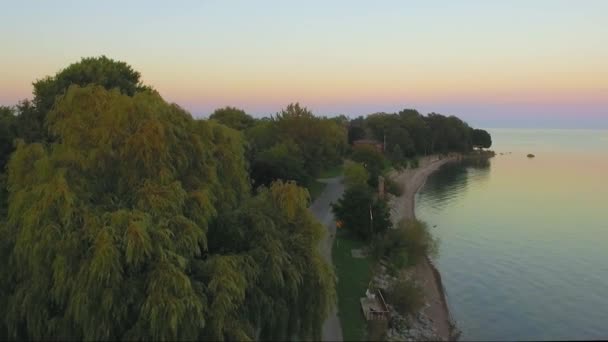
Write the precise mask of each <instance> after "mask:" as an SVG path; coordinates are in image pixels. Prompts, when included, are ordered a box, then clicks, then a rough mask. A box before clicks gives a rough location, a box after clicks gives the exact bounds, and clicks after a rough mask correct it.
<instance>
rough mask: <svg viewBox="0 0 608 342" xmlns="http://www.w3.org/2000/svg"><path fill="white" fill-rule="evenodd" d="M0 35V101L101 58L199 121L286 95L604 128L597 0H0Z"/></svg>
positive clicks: (332, 105)
mask: <svg viewBox="0 0 608 342" xmlns="http://www.w3.org/2000/svg"><path fill="white" fill-rule="evenodd" d="M0 46H1V50H0V105H13V104H15V103H16V102H17V101H19V100H20V99H24V98H31V97H32V94H31V93H32V86H31V83H32V82H33V81H35V80H36V79H40V78H42V77H45V76H47V75H53V74H55V73H56V72H58V71H59V70H61V69H62V68H65V67H67V66H68V65H69V64H71V63H73V62H77V61H78V60H80V58H81V57H90V56H100V55H106V56H108V57H110V58H113V59H116V60H121V61H125V62H127V63H129V64H130V65H131V66H132V67H133V68H134V69H135V70H138V71H139V72H141V74H142V77H143V81H144V83H146V84H148V85H152V86H153V87H154V88H155V89H157V90H158V91H159V92H160V94H161V95H162V96H163V97H164V98H165V99H166V100H167V101H170V102H175V103H177V104H179V105H180V106H182V107H184V108H186V109H187V110H189V111H190V112H191V113H192V114H193V115H195V116H199V117H205V116H207V115H209V114H210V113H211V112H213V110H214V109H215V108H218V107H223V106H226V105H230V106H237V107H241V108H243V109H245V110H246V111H247V112H248V113H250V114H252V115H254V116H265V115H270V114H273V113H276V112H277V111H279V110H280V109H281V108H283V107H285V106H286V105H287V104H289V103H291V102H300V103H301V104H303V105H305V106H307V107H308V108H310V109H311V110H312V111H313V112H314V113H315V114H318V115H328V116H332V115H338V114H345V115H347V116H350V117H354V116H358V115H365V114H370V113H374V112H395V111H398V110H400V109H403V108H415V109H418V110H419V111H420V112H421V113H429V112H439V113H442V114H446V115H456V116H459V117H461V118H463V119H464V120H466V121H467V122H469V123H470V124H472V125H474V126H477V127H486V128H495V127H521V128H527V127H534V128H541V127H547V128H551V127H555V128H608V1H557V0H553V1H540V0H538V1H481V0H479V1H457V2H455V1H419V2H414V1H353V0H351V1H314V0H308V1H298V2H296V1H264V0H259V1H229V0H225V1H204V0H202V1H162V2H161V1H151V0H148V1H108V0H106V1H63V0H54V1H29V0H21V1H7V0H0Z"/></svg>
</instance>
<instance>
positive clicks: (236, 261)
mask: <svg viewBox="0 0 608 342" xmlns="http://www.w3.org/2000/svg"><path fill="white" fill-rule="evenodd" d="M258 192H259V193H258V195H257V196H255V197H253V198H251V199H250V200H249V201H247V203H245V204H244V205H243V206H241V207H240V208H238V209H237V210H236V211H234V212H233V213H231V214H230V215H229V216H228V217H224V218H222V220H220V224H218V225H217V226H215V227H214V228H213V229H212V230H211V231H210V234H209V251H210V253H212V254H214V256H213V257H211V259H212V260H214V262H217V263H221V265H222V267H223V269H224V275H225V277H228V276H227V275H228V274H232V276H231V277H232V278H237V279H238V278H244V279H247V278H248V279H249V280H248V281H245V280H241V281H229V280H228V279H227V280H226V281H225V282H224V283H228V284H242V286H241V287H240V288H238V291H237V290H236V289H235V288H234V287H227V288H225V289H223V292H225V293H230V292H231V291H233V292H234V291H236V292H237V293H239V294H240V295H241V296H242V297H241V301H240V302H237V303H233V305H243V309H244V311H242V312H241V314H243V315H244V316H240V317H233V319H235V320H236V319H241V320H244V321H248V322H249V324H250V325H251V326H252V327H256V329H257V334H258V335H259V337H260V338H261V339H263V340H285V339H292V338H295V337H298V338H313V339H315V340H320V339H321V332H322V331H321V328H322V326H323V322H324V320H325V318H326V317H327V315H328V314H329V312H330V310H331V308H332V306H333V305H334V303H335V298H336V294H335V277H334V274H333V271H332V270H331V268H330V267H329V265H328V264H327V263H326V262H324V260H323V258H322V257H321V255H320V253H319V243H320V240H321V237H322V235H323V234H324V229H323V227H322V226H321V224H319V223H318V222H317V221H316V220H315V219H314V217H313V216H312V214H311V213H310V211H309V210H308V208H307V207H308V203H309V200H310V198H309V194H308V191H306V190H305V189H303V188H300V187H298V186H296V185H295V183H293V182H285V183H284V182H282V181H277V182H275V183H273V184H272V185H271V186H270V187H269V188H266V187H261V188H260V189H259V191H258ZM227 246H230V248H227ZM246 283H249V286H245V284H246ZM227 297H228V296H227ZM245 298H248V299H249V300H245ZM225 332H226V333H228V332H229V330H225ZM207 337H211V338H212V339H216V338H217V336H213V335H208V336H207ZM235 338H236V339H238V336H232V339H235Z"/></svg>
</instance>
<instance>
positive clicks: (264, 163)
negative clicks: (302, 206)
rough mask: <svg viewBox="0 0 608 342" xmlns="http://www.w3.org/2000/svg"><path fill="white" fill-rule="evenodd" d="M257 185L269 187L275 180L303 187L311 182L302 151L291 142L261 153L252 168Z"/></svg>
mask: <svg viewBox="0 0 608 342" xmlns="http://www.w3.org/2000/svg"><path fill="white" fill-rule="evenodd" d="M251 175H252V178H253V179H255V181H256V186H257V185H269V184H270V183H272V182H273V181H275V180H278V179H283V180H293V181H296V182H297V183H298V184H300V185H303V184H306V183H307V182H308V181H309V175H308V174H307V173H306V171H305V169H304V160H303V158H302V154H301V152H300V149H299V148H298V146H297V145H296V144H294V143H293V142H291V141H287V142H284V143H278V144H276V145H274V146H273V147H271V148H269V149H267V150H264V151H262V152H260V153H259V154H258V155H257V156H256V158H255V160H254V161H253V164H252V167H251Z"/></svg>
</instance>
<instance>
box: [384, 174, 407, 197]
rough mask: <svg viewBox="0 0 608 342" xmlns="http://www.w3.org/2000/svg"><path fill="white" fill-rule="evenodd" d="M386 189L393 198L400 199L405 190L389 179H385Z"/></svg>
mask: <svg viewBox="0 0 608 342" xmlns="http://www.w3.org/2000/svg"><path fill="white" fill-rule="evenodd" d="M384 188H385V190H386V192H388V193H389V194H391V195H393V196H397V197H399V196H401V194H403V188H402V187H401V185H400V184H399V183H397V182H395V181H394V180H392V179H390V178H388V177H387V178H385V179H384Z"/></svg>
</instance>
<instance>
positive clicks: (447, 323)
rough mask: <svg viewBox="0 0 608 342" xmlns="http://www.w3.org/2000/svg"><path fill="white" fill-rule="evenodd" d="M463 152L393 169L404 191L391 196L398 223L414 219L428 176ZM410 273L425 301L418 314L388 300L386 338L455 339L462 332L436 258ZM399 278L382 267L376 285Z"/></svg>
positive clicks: (405, 339) (395, 218) (418, 339)
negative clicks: (404, 311)
mask: <svg viewBox="0 0 608 342" xmlns="http://www.w3.org/2000/svg"><path fill="white" fill-rule="evenodd" d="M460 158H461V157H460V156H459V155H451V156H448V157H443V158H441V157H439V156H429V157H425V158H423V159H422V160H421V161H420V166H419V167H418V168H416V169H406V170H403V171H401V172H396V171H395V172H393V173H392V174H391V175H389V177H390V178H391V179H392V180H394V181H396V182H397V183H398V184H399V185H400V186H401V188H402V189H403V193H402V195H401V196H399V197H392V198H391V199H390V200H389V204H390V206H391V219H392V220H393V223H394V224H395V225H396V224H397V222H399V221H401V220H403V219H414V218H415V214H414V202H415V196H416V193H417V192H418V190H419V189H420V188H421V187H422V186H423V185H424V183H425V181H426V179H427V177H428V176H429V175H430V174H432V173H433V172H435V171H436V170H438V169H439V168H440V167H441V166H442V165H443V164H445V163H448V162H453V161H456V160H459V159H460ZM404 272H405V274H406V276H407V277H409V278H410V279H412V280H413V281H414V282H415V283H417V284H418V285H419V286H420V287H421V288H422V289H423V290H424V292H425V304H424V305H423V307H422V309H421V310H420V311H419V312H417V313H416V314H412V315H407V316H403V315H401V314H399V313H398V312H397V311H396V310H394V308H393V307H392V306H391V305H390V303H388V304H387V305H388V306H389V308H390V309H391V321H390V324H389V329H388V331H387V335H386V339H387V340H389V341H455V340H457V339H458V336H459V335H460V332H459V330H458V328H457V327H456V323H455V321H454V320H453V319H452V317H451V315H450V311H449V307H448V303H447V299H446V294H445V290H444V287H443V283H442V280H441V274H440V273H439V271H438V270H437V268H436V267H435V265H434V263H433V261H432V260H431V259H430V258H429V257H427V258H425V260H424V261H423V262H421V263H420V264H419V265H417V266H415V267H412V268H410V269H408V270H404ZM395 280H396V278H395V277H393V276H391V275H389V274H388V273H387V272H386V268H385V267H384V266H383V265H380V269H379V271H378V272H377V274H376V275H375V276H374V282H375V284H376V286H377V287H378V288H380V289H382V290H383V291H386V290H387V289H388V287H389V285H390V284H391V283H392V282H393V281H395Z"/></svg>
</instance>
